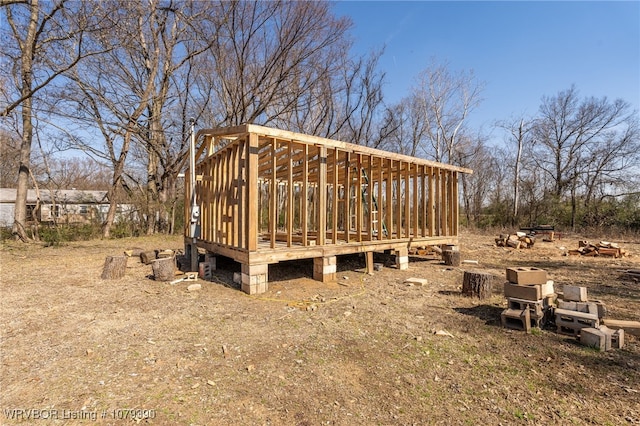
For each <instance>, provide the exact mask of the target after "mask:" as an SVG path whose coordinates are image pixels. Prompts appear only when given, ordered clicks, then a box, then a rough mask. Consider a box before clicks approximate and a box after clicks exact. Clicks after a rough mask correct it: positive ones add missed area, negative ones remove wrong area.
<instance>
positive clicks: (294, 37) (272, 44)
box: [207, 1, 349, 125]
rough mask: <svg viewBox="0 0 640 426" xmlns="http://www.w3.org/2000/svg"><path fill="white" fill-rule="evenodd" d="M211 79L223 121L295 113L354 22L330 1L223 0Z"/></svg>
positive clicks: (252, 120) (267, 118) (218, 119)
mask: <svg viewBox="0 0 640 426" xmlns="http://www.w3.org/2000/svg"><path fill="white" fill-rule="evenodd" d="M217 5H218V7H219V8H220V9H221V10H222V12H220V13H222V15H223V16H225V17H228V18H227V19H225V21H224V22H223V24H222V25H221V28H220V30H219V33H218V35H217V37H216V39H215V40H214V41H215V43H214V44H213V46H212V49H211V56H210V57H209V58H210V63H209V66H208V68H207V71H208V72H209V73H210V84H211V86H212V87H213V88H214V92H215V94H216V98H217V101H218V102H217V104H216V106H215V109H214V117H213V121H214V122H215V123H217V124H223V125H238V124H241V123H260V124H269V123H271V122H273V121H274V120H275V119H276V118H277V117H280V116H283V115H285V114H287V113H289V114H290V113H291V112H292V111H293V110H294V109H295V106H296V105H297V104H298V102H299V98H300V95H301V94H304V93H305V92H307V91H308V90H311V88H313V87H314V85H315V84H316V83H317V82H318V80H319V79H320V78H321V77H322V75H323V72H324V71H325V70H327V68H326V67H323V66H322V64H326V63H328V62H327V61H330V60H332V59H333V58H334V57H335V52H336V51H337V50H339V49H340V48H341V47H342V45H341V44H340V42H341V41H342V40H343V38H344V33H345V31H346V30H347V28H348V25H349V22H348V21H347V20H346V19H336V18H335V17H333V15H332V14H331V13H330V5H329V4H328V3H326V2H244V1H243V2H224V1H221V2H220V3H218V4H217Z"/></svg>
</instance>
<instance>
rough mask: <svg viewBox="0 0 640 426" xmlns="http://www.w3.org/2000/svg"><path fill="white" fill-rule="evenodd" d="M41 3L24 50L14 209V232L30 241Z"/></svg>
mask: <svg viewBox="0 0 640 426" xmlns="http://www.w3.org/2000/svg"><path fill="white" fill-rule="evenodd" d="M39 12H40V7H39V4H38V2H37V1H34V2H32V5H31V17H30V20H29V29H28V32H27V37H26V39H25V40H24V46H25V47H24V48H23V50H22V58H21V59H22V68H21V70H20V77H21V91H20V92H21V93H20V94H21V95H22V96H23V97H24V98H25V99H24V101H23V102H22V142H21V144H20V168H19V169H18V188H17V190H16V202H15V210H14V223H13V229H12V232H13V234H14V235H15V236H16V238H19V239H20V240H22V241H29V237H28V236H27V233H26V230H25V229H26V224H27V190H28V188H29V173H30V168H31V143H32V142H33V121H32V119H33V118H32V112H33V111H32V105H33V97H32V96H31V90H32V89H31V86H32V84H33V57H34V52H33V49H35V40H36V38H37V35H38V34H37V25H38V14H39Z"/></svg>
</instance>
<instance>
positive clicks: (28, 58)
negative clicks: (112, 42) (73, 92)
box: [0, 0, 95, 241]
mask: <svg viewBox="0 0 640 426" xmlns="http://www.w3.org/2000/svg"><path fill="white" fill-rule="evenodd" d="M85 7H90V5H88V4H87V3H83V2H68V1H66V0H59V1H52V2H45V3H44V4H41V3H40V1H39V0H25V1H21V2H17V1H5V2H3V3H2V12H3V14H5V15H6V19H7V23H8V28H6V29H4V30H3V31H2V36H3V39H5V40H7V41H8V44H7V45H6V46H3V49H2V50H0V52H2V57H3V62H5V63H6V64H11V66H7V67H6V68H5V67H2V68H3V69H6V70H7V71H8V70H11V73H12V76H13V78H12V79H6V80H10V81H14V82H15V84H14V86H12V87H9V86H8V85H7V86H5V87H3V93H2V94H1V96H2V97H3V99H4V101H5V102H6V104H5V106H3V107H2V110H0V116H7V115H8V114H11V113H13V112H14V111H15V110H18V109H19V110H20V115H21V131H22V138H21V139H22V140H21V144H20V165H19V168H18V182H17V195H16V204H15V217H14V225H13V233H14V235H16V237H17V238H20V239H21V240H23V241H27V240H28V237H27V235H26V233H25V224H26V219H27V208H26V201H27V189H28V186H29V177H30V174H31V172H30V167H31V149H32V143H33V106H34V97H35V96H36V95H37V94H38V93H39V92H40V91H42V90H43V89H44V88H46V87H47V86H48V85H50V84H51V83H52V82H53V81H54V80H55V79H56V78H58V77H59V76H60V75H62V74H63V73H65V72H67V71H68V70H70V69H73V67H75V66H76V65H77V64H78V63H79V62H80V61H81V60H82V59H83V58H84V57H86V56H87V55H91V54H94V53H95V52H88V51H87V50H86V49H85V46H84V43H83V38H84V34H85V32H86V31H88V30H89V29H88V27H87V25H86V22H85V21H84V20H83V19H82V17H83V16H84V13H82V12H81V10H83V9H84V8H85Z"/></svg>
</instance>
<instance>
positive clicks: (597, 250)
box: [569, 240, 626, 258]
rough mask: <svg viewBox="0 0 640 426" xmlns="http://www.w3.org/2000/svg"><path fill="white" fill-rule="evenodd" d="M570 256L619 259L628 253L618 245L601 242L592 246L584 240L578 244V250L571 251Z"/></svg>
mask: <svg viewBox="0 0 640 426" xmlns="http://www.w3.org/2000/svg"><path fill="white" fill-rule="evenodd" d="M569 254H570V255H574V256H578V255H580V256H611V257H616V258H617V257H623V256H624V255H625V254H626V252H625V251H624V250H623V249H621V248H620V246H619V245H618V244H616V243H610V242H608V241H600V242H599V243H597V244H592V243H590V242H589V241H584V240H583V241H579V242H578V249H576V250H569Z"/></svg>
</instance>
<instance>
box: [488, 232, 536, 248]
mask: <svg viewBox="0 0 640 426" xmlns="http://www.w3.org/2000/svg"><path fill="white" fill-rule="evenodd" d="M535 243H536V236H535V235H533V234H527V233H526V232H516V233H515V234H500V236H499V237H498V238H496V246H498V247H512V248H515V249H519V248H532V247H533V245H534V244H535Z"/></svg>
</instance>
